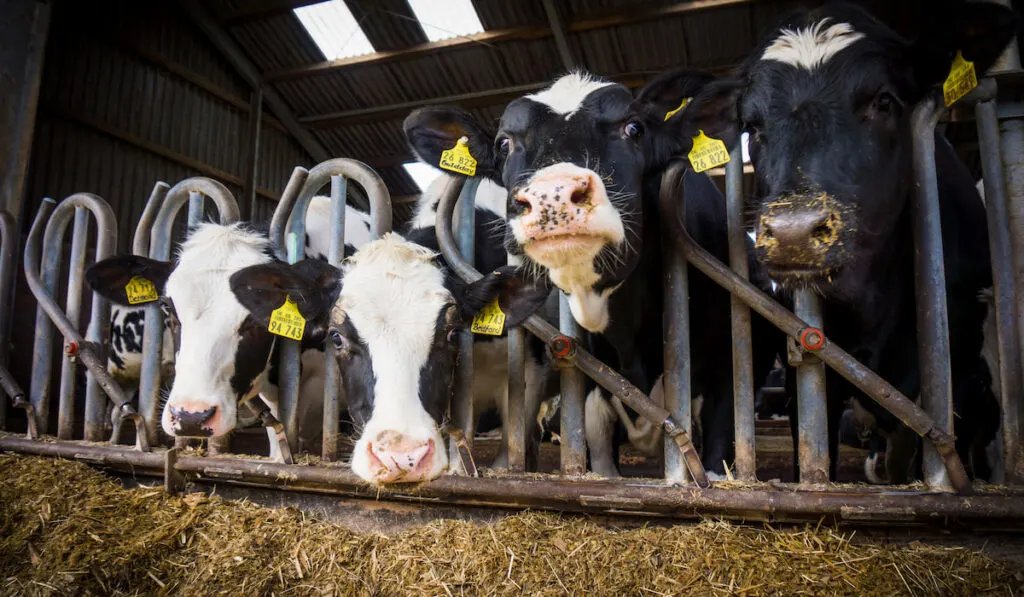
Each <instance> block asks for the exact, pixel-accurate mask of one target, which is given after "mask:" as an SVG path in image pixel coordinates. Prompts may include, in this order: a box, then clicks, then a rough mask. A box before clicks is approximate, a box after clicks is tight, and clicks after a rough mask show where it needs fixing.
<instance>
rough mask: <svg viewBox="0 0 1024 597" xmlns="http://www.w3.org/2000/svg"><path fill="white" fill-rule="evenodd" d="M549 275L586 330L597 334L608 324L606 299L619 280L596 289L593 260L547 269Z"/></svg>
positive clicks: (616, 288)
mask: <svg viewBox="0 0 1024 597" xmlns="http://www.w3.org/2000/svg"><path fill="white" fill-rule="evenodd" d="M549 276H550V277H551V282H553V283H554V285H555V286H557V287H558V288H559V289H560V290H561V291H562V292H565V293H566V295H567V296H566V298H567V299H568V301H569V311H570V312H572V316H573V319H575V320H576V323H578V324H580V325H581V326H583V328H584V329H585V330H587V331H589V332H594V333H596V334H599V333H601V332H603V331H605V330H606V329H607V328H608V324H609V323H610V322H611V316H610V314H609V312H608V299H609V297H611V295H612V293H614V292H615V291H616V290H618V289H619V286H621V284H616V285H615V286H611V287H609V288H605V289H604V290H602V291H600V292H597V291H595V290H594V284H596V283H597V281H598V280H599V279H600V278H601V277H600V276H599V275H598V274H597V272H596V271H594V265H593V261H590V262H585V263H581V264H578V265H573V266H567V267H560V268H557V269H552V270H550V273H549Z"/></svg>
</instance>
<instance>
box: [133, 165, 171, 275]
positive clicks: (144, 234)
mask: <svg viewBox="0 0 1024 597" xmlns="http://www.w3.org/2000/svg"><path fill="white" fill-rule="evenodd" d="M170 188H171V185H169V184H167V183H166V182H163V181H157V183H156V184H155V185H153V190H152V191H151V192H150V193H149V199H147V200H146V207H145V208H143V210H142V215H141V216H139V223H138V224H136V225H135V234H134V235H132V254H133V255H140V256H142V257H145V256H147V255H149V235H150V233H151V232H152V230H153V221H154V220H156V214H157V213H158V212H159V211H160V205H161V204H162V203H163V201H164V197H166V196H167V191H168V189H170Z"/></svg>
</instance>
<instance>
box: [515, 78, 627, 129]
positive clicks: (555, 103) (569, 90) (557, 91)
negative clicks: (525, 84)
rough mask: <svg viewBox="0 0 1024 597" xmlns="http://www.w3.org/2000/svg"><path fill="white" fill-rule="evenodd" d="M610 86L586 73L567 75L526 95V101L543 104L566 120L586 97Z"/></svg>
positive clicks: (606, 82)
mask: <svg viewBox="0 0 1024 597" xmlns="http://www.w3.org/2000/svg"><path fill="white" fill-rule="evenodd" d="M612 84H613V83H612V82H611V81H601V80H600V79H593V78H591V77H590V75H588V74H587V73H569V74H568V75H565V76H563V77H561V78H559V79H558V80H557V81H555V82H554V83H553V84H552V85H551V87H548V88H547V89H545V90H543V91H541V92H539V93H534V94H532V95H528V96H526V99H530V100H533V101H535V102H537V103H540V104H544V105H546V106H547V107H548V108H551V111H552V112H554V113H555V114H563V115H565V119H566V120H568V119H570V118H572V115H573V114H575V113H576V111H577V110H579V109H580V105H581V104H583V100H585V99H586V98H587V96H588V95H590V94H591V93H593V92H594V91H597V90H598V89H601V88H602V87H607V86H609V85H612Z"/></svg>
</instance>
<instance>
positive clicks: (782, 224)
mask: <svg viewBox="0 0 1024 597" xmlns="http://www.w3.org/2000/svg"><path fill="white" fill-rule="evenodd" d="M844 219H845V218H844V210H843V209H841V208H840V207H839V206H838V204H837V202H836V201H835V200H834V199H831V198H830V197H829V196H828V195H827V194H825V193H819V194H815V195H794V196H787V197H782V198H779V199H776V200H774V201H770V202H767V203H765V204H764V205H763V206H762V208H761V214H760V217H759V218H758V222H757V227H756V231H755V232H756V239H755V244H754V247H755V249H756V250H757V254H758V258H759V259H760V260H761V261H762V262H763V263H765V264H766V265H767V266H768V269H769V270H770V271H771V273H772V277H773V278H801V277H820V276H828V275H829V274H830V273H831V272H832V271H834V270H835V269H837V268H838V267H839V266H840V265H841V262H842V259H843V254H844V251H843V246H844V241H843V238H842V237H843V229H844Z"/></svg>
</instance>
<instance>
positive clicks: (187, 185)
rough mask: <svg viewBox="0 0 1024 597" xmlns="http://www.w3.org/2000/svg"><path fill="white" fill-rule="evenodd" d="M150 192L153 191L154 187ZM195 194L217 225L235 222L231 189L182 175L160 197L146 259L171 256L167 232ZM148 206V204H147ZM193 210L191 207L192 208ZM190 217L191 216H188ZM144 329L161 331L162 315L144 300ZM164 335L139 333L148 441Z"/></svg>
mask: <svg viewBox="0 0 1024 597" xmlns="http://www.w3.org/2000/svg"><path fill="white" fill-rule="evenodd" d="M154 192H156V190H155V189H154ZM196 193H199V194H201V195H204V196H206V197H209V198H210V199H212V200H213V202H214V204H216V206H217V213H218V214H219V215H220V223H221V224H233V223H235V222H237V221H238V218H239V211H238V202H237V201H235V197H234V196H233V195H232V194H231V191H229V190H228V189H227V187H225V186H224V185H222V184H221V183H219V182H217V181H216V180H213V179H210V178H205V177H202V176H196V177H193V178H186V179H185V180H183V181H181V182H179V183H178V184H176V185H174V186H173V187H171V188H170V189H169V190H168V191H167V193H166V195H165V196H164V200H163V204H162V205H161V206H160V210H159V211H158V212H157V215H156V218H155V219H154V220H153V225H152V227H151V231H150V244H149V258H150V259H157V260H159V261H169V260H170V258H171V234H172V231H173V228H174V220H175V219H176V218H177V216H178V212H180V211H181V208H182V206H184V205H185V204H186V203H191V204H193V205H194V204H196V203H197V202H196V201H195V197H196ZM147 209H148V206H147ZM193 211H194V210H193ZM189 219H190V220H193V219H194V218H193V217H190V218H189ZM143 308H144V309H145V311H146V322H145V328H144V329H147V330H163V329H164V316H163V312H162V311H161V310H160V305H159V304H157V303H156V302H152V303H147V304H146V305H145V306H144V307H143ZM163 341H164V335H163V334H162V333H157V334H144V335H143V336H142V368H141V371H140V374H139V413H140V414H141V415H142V418H143V419H144V420H145V421H146V434H147V437H148V439H149V441H150V442H156V440H157V405H158V403H159V395H160V360H161V356H162V353H163Z"/></svg>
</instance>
